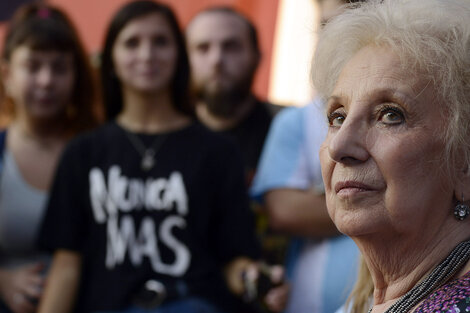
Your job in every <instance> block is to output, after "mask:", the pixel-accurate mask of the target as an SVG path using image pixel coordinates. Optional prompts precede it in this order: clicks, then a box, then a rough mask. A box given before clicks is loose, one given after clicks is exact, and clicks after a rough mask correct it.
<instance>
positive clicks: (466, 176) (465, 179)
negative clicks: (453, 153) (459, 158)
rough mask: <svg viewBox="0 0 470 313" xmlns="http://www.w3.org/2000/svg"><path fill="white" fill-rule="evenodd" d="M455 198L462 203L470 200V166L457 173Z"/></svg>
mask: <svg viewBox="0 0 470 313" xmlns="http://www.w3.org/2000/svg"><path fill="white" fill-rule="evenodd" d="M456 180H457V181H456V184H455V191H454V197H455V198H456V199H457V200H458V201H460V202H463V201H469V200H470V166H468V165H467V166H466V168H464V169H463V170H461V171H459V172H458V173H457V177H456Z"/></svg>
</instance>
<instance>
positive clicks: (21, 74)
mask: <svg viewBox="0 0 470 313" xmlns="http://www.w3.org/2000/svg"><path fill="white" fill-rule="evenodd" d="M3 73H4V77H5V85H6V90H7V93H8V96H9V97H11V98H12V99H13V101H14V103H15V107H16V110H17V112H25V113H26V114H28V115H29V116H30V117H32V118H35V119H50V118H56V117H58V116H61V115H62V114H63V112H64V111H65V108H66V106H67V104H69V103H70V101H71V96H72V92H73V88H74V84H75V68H74V60H73V55H72V53H68V52H60V51H53V50H52V51H38V50H32V49H30V48H29V47H28V46H26V45H22V46H19V47H18V48H16V49H15V50H14V51H13V53H12V54H11V57H10V61H9V62H8V63H7V64H5V66H4V69H3Z"/></svg>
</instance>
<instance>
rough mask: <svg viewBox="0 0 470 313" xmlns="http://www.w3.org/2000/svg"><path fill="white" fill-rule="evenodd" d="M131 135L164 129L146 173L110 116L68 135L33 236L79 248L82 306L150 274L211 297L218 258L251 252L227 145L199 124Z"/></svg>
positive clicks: (102, 303)
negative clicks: (71, 136)
mask: <svg viewBox="0 0 470 313" xmlns="http://www.w3.org/2000/svg"><path fill="white" fill-rule="evenodd" d="M136 135H137V136H138V137H139V138H140V139H141V140H142V141H143V142H144V143H145V145H146V146H147V147H148V146H150V145H151V143H152V142H153V141H154V139H155V138H156V137H157V136H164V137H165V138H164V141H163V144H162V145H161V147H160V148H159V149H158V151H157V153H156V155H155V160H156V164H155V167H154V168H152V169H151V170H150V171H148V172H144V171H143V170H142V169H141V167H140V160H141V155H140V154H139V153H138V151H137V150H136V148H135V147H134V145H133V144H132V143H131V141H130V140H129V138H128V136H126V134H125V130H124V129H122V128H121V127H120V126H118V125H117V124H116V123H114V122H112V123H109V124H106V125H105V126H103V127H101V128H100V129H98V130H96V131H94V132H91V133H88V134H85V135H83V136H81V137H79V138H77V139H76V140H74V141H72V142H71V143H70V144H69V146H68V147H67V148H66V150H65V152H64V154H63V157H62V159H61V162H60V164H59V167H58V171H57V174H56V178H55V181H54V185H53V188H52V192H51V196H50V202H49V206H48V211H47V214H46V217H45V221H44V224H43V227H42V231H41V236H40V244H41V245H42V246H44V247H47V248H48V249H52V250H56V249H68V250H73V251H78V252H80V253H82V256H83V267H82V278H81V279H82V280H81V288H80V293H79V297H78V299H77V302H78V311H80V312H90V311H95V310H97V311H99V310H116V309H122V308H124V307H125V306H127V305H129V303H130V301H131V297H132V295H133V294H134V293H135V292H136V290H138V289H139V288H140V287H142V286H143V284H144V283H145V282H146V281H147V280H148V279H158V280H160V281H163V282H165V283H168V284H172V283H174V282H175V281H179V280H182V281H184V282H186V283H187V284H188V286H189V287H190V291H191V292H192V293H193V294H196V295H201V296H207V297H210V296H213V297H217V295H218V294H220V291H221V290H220V286H221V268H222V266H223V265H224V264H226V263H227V262H228V261H230V260H232V259H233V258H235V257H237V256H249V257H253V258H257V257H259V246H258V243H257V242H256V239H255V238H256V237H255V235H254V226H253V224H254V223H253V216H252V214H251V211H250V209H249V206H248V199H247V194H246V190H245V184H244V177H243V166H242V162H241V158H240V155H239V152H237V151H238V150H237V149H236V147H234V145H233V144H231V143H229V142H228V141H227V140H225V139H223V138H221V137H220V136H219V135H217V134H214V133H212V132H210V131H208V130H207V129H205V128H204V127H203V126H201V125H200V124H198V123H194V124H192V125H190V126H188V127H186V128H184V129H181V130H178V131H174V132H170V133H167V134H159V135H144V134H136Z"/></svg>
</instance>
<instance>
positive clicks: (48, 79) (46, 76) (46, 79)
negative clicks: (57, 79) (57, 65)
mask: <svg viewBox="0 0 470 313" xmlns="http://www.w3.org/2000/svg"><path fill="white" fill-rule="evenodd" d="M53 77H54V73H53V69H52V68H51V67H50V66H42V67H41V69H40V70H39V72H38V75H37V83H38V85H39V86H41V87H48V86H50V85H51V84H52V81H53Z"/></svg>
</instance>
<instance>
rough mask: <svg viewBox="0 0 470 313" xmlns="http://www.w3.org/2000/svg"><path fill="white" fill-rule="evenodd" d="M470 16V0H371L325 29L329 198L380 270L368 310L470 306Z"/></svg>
mask: <svg viewBox="0 0 470 313" xmlns="http://www.w3.org/2000/svg"><path fill="white" fill-rule="evenodd" d="M469 20H470V3H469V2H468V1H466V0H445V1H444V0H421V1H406V0H383V1H379V0H375V1H373V0H370V1H368V2H367V3H364V4H362V5H361V6H360V7H358V8H356V9H353V10H347V11H346V12H344V13H342V14H341V15H340V16H338V17H336V18H334V19H333V20H332V21H331V22H329V23H328V24H327V25H326V27H325V30H324V31H323V33H322V35H321V36H320V41H319V43H318V47H317V50H316V53H315V59H314V63H313V64H314V66H313V69H312V76H313V81H314V83H315V86H316V88H317V90H318V91H319V93H320V94H321V95H322V97H324V99H326V100H327V103H326V113H325V116H326V117H327V121H328V125H329V128H328V134H327V137H326V140H325V142H324V144H323V145H322V148H321V150H320V161H321V166H322V174H323V179H324V182H325V191H326V201H327V207H328V211H329V214H330V216H331V217H332V220H333V221H334V223H335V225H336V226H337V227H338V229H339V230H340V231H341V232H343V233H344V234H346V235H348V236H350V237H351V238H352V239H354V241H355V242H356V244H357V245H358V247H359V249H360V251H361V253H362V256H363V258H364V261H365V264H366V265H367V267H368V270H369V272H370V274H371V277H372V282H373V287H374V290H373V299H372V303H370V304H369V306H366V310H369V312H373V313H377V312H465V311H468V310H469V308H468V303H469V301H470V287H469V286H470V262H469V259H470V227H469V221H470V219H469V218H468V215H469V214H470V207H469V201H468V199H469V198H470V171H469V168H470V124H469V123H468V120H469V118H470V100H469V99H470V89H469V88H468V86H469V83H470V71H469V70H468V69H469V68H470V53H469V51H470V49H469V48H470V24H469V23H468V21H469ZM363 283H364V284H363ZM360 284H363V285H360ZM367 284H368V283H367V281H362V282H361V281H358V285H357V288H355V290H356V291H360V290H361V289H363V290H364V289H365V290H367V291H368V290H370V289H369V287H368V286H367ZM361 287H362V288H361ZM356 295H358V294H357V293H353V294H352V297H351V301H352V303H353V305H352V309H353V311H354V312H365V311H366V310H364V307H363V308H362V309H360V310H357V306H356V303H357V301H358V299H360V298H361V297H362V296H361V295H359V297H356ZM360 301H362V300H360Z"/></svg>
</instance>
